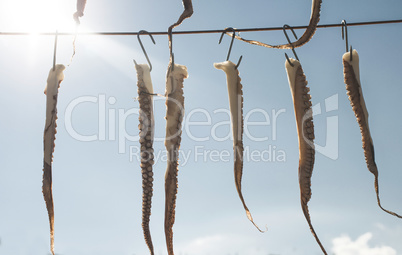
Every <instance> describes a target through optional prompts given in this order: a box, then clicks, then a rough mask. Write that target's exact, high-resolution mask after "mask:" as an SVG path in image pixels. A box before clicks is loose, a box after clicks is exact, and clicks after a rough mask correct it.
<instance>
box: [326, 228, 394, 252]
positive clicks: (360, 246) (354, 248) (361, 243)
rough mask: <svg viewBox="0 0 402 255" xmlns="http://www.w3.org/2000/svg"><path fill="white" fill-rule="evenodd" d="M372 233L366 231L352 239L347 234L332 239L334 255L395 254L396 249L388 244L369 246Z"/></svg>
mask: <svg viewBox="0 0 402 255" xmlns="http://www.w3.org/2000/svg"><path fill="white" fill-rule="evenodd" d="M372 237H373V234H372V233H370V232H368V233H365V234H363V235H361V236H359V237H358V238H357V239H356V241H352V240H351V238H350V237H349V236H347V235H343V236H341V237H337V238H335V239H333V240H332V245H333V246H332V252H333V253H334V254H335V255H396V250H395V249H393V248H392V247H390V246H385V245H383V246H380V247H379V246H376V247H370V246H369V241H370V239H371V238H372Z"/></svg>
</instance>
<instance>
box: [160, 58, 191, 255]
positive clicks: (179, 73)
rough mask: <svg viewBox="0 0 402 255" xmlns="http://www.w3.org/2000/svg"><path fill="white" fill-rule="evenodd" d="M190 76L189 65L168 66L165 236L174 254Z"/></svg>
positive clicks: (171, 254) (169, 251)
mask: <svg viewBox="0 0 402 255" xmlns="http://www.w3.org/2000/svg"><path fill="white" fill-rule="evenodd" d="M187 77H188V73H187V67H185V66H183V65H178V64H175V65H174V69H173V71H172V68H171V65H170V64H169V66H168V71H167V76H166V92H165V96H166V138H165V146H166V150H167V159H168V161H167V169H166V174H165V237H166V245H167V249H168V254H169V255H173V254H174V252H173V224H174V221H175V208H176V195H177V186H178V183H177V174H178V171H179V169H178V165H179V163H178V159H179V149H180V142H181V133H182V131H181V130H182V129H181V123H182V121H183V116H184V97H183V81H184V79H185V78H187Z"/></svg>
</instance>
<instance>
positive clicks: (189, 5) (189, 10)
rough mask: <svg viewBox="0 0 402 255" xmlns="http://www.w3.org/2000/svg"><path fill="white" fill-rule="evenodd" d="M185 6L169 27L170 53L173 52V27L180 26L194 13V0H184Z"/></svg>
mask: <svg viewBox="0 0 402 255" xmlns="http://www.w3.org/2000/svg"><path fill="white" fill-rule="evenodd" d="M183 7H184V11H183V13H182V14H181V15H180V17H179V19H178V20H177V21H176V22H175V23H174V24H172V25H171V26H170V27H169V28H168V39H169V50H170V53H172V30H173V28H175V27H177V26H179V25H180V24H181V23H182V22H183V21H184V20H185V19H187V18H190V17H191V15H193V13H194V10H193V2H192V0H183ZM170 62H171V63H172V59H170ZM171 63H169V64H171Z"/></svg>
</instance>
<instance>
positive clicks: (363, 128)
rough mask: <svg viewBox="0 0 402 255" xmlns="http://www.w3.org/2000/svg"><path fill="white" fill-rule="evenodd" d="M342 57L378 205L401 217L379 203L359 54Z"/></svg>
mask: <svg viewBox="0 0 402 255" xmlns="http://www.w3.org/2000/svg"><path fill="white" fill-rule="evenodd" d="M342 59H343V67H344V69H343V72H344V78H345V84H346V90H347V94H348V96H349V101H350V105H351V106H352V109H353V111H354V113H355V116H356V120H357V122H358V123H359V126H360V132H361V135H362V143H363V150H364V157H365V159H366V164H367V168H368V170H369V171H370V172H371V173H372V174H373V175H374V188H375V192H376V195H377V203H378V206H379V207H380V208H381V209H382V210H383V211H385V212H387V213H389V214H391V215H394V216H396V217H398V218H402V216H400V215H398V214H396V213H394V212H392V211H389V210H386V209H384V208H383V207H382V206H381V203H380V194H379V188H378V169H377V165H376V163H375V159H374V144H373V139H372V138H371V134H370V128H369V123H368V117H369V115H368V112H367V108H366V103H365V102H364V97H363V92H362V88H361V83H360V73H359V55H358V54H357V51H356V50H353V51H352V53H350V52H346V53H345V54H344V55H343V58H342Z"/></svg>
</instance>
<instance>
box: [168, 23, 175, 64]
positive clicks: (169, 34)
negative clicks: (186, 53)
mask: <svg viewBox="0 0 402 255" xmlns="http://www.w3.org/2000/svg"><path fill="white" fill-rule="evenodd" d="M172 32H173V27H172V26H171V27H169V29H168V37H169V48H170V49H169V50H170V59H171V60H172V66H171V68H170V71H172V72H173V70H174V53H173V33H172Z"/></svg>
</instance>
